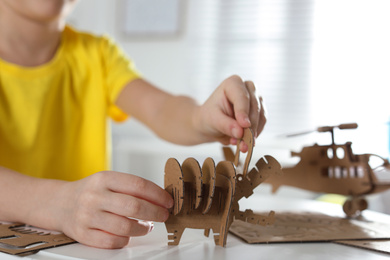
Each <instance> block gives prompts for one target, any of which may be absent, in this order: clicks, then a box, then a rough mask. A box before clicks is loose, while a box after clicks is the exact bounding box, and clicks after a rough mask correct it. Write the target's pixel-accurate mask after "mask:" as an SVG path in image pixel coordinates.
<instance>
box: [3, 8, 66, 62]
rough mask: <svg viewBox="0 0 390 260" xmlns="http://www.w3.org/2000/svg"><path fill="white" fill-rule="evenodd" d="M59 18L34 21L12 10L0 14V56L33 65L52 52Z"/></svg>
mask: <svg viewBox="0 0 390 260" xmlns="http://www.w3.org/2000/svg"><path fill="white" fill-rule="evenodd" d="M64 24H65V23H64V22H63V21H52V22H47V23H43V22H37V21H32V20H29V19H27V18H25V17H22V16H18V15H17V14H13V13H7V12H5V13H2V14H1V16H0V35H1V37H0V58H1V59H3V60H5V61H7V62H10V63H13V64H17V65H20V66H25V67H35V66H39V65H42V64H45V63H47V62H49V61H50V60H51V59H52V58H53V57H54V55H55V53H56V51H57V49H58V46H59V44H60V40H61V32H62V30H63V28H64Z"/></svg>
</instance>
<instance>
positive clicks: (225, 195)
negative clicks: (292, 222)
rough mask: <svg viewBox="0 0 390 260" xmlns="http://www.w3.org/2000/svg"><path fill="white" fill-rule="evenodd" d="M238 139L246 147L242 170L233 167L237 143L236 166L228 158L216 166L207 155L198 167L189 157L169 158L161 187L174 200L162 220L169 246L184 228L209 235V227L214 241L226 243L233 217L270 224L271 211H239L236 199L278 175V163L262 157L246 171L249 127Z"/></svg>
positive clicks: (176, 240)
mask: <svg viewBox="0 0 390 260" xmlns="http://www.w3.org/2000/svg"><path fill="white" fill-rule="evenodd" d="M241 141H243V142H245V143H246V144H247V145H248V148H249V151H248V154H247V157H246V160H245V164H244V168H243V170H242V172H237V171H239V170H237V168H236V166H238V161H239V152H240V151H239V148H238V147H239V145H240V142H238V144H237V151H236V155H235V156H234V161H235V165H234V164H233V163H232V162H231V161H222V162H219V163H218V164H217V165H216V166H215V163H214V160H213V159H212V158H207V159H206V160H205V161H204V163H203V165H202V167H200V165H199V163H198V162H197V161H196V160H195V159H194V158H188V159H186V160H185V161H184V162H183V164H182V166H180V164H179V162H178V161H177V160H176V159H174V158H170V159H168V161H167V163H166V165H165V175H164V186H165V189H166V190H167V191H168V192H169V193H170V194H171V195H172V197H173V199H174V201H175V203H174V207H173V209H172V211H171V213H170V216H169V218H168V220H167V221H166V222H165V226H166V229H167V232H168V240H170V241H169V242H168V245H178V244H179V243H180V239H181V236H182V234H183V232H184V230H185V229H186V228H194V229H204V234H205V236H209V234H210V230H212V231H213V233H214V241H215V244H216V245H220V246H225V245H226V239H227V233H228V230H229V228H230V226H231V224H232V223H233V220H234V219H241V220H243V221H247V222H249V223H254V224H258V225H268V224H272V223H273V221H274V212H270V213H269V214H268V216H263V215H258V214H255V213H253V212H252V211H251V210H246V211H240V210H239V203H238V201H239V200H240V199H241V198H242V197H249V196H250V195H251V194H252V193H253V189H255V188H256V187H257V186H258V185H260V184H261V183H262V182H263V181H264V180H265V179H267V178H268V177H269V176H271V175H273V174H281V166H280V164H279V163H278V162H277V161H276V160H275V159H274V158H273V157H271V156H265V158H261V159H260V160H259V161H258V162H257V163H256V167H255V168H253V169H251V171H249V173H248V166H249V162H250V160H251V156H252V150H253V143H254V139H253V133H252V131H251V130H250V129H246V130H245V131H244V136H243V138H242V140H241ZM230 155H231V154H230ZM231 159H233V156H231Z"/></svg>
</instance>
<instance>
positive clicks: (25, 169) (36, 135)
mask: <svg viewBox="0 0 390 260" xmlns="http://www.w3.org/2000/svg"><path fill="white" fill-rule="evenodd" d="M136 78H139V74H138V73H137V72H136V71H135V69H134V66H133V64H132V62H131V61H130V60H129V59H127V58H126V57H125V55H124V54H123V52H122V51H121V50H120V49H119V48H118V47H117V46H116V45H115V44H114V43H113V42H112V41H111V40H110V39H108V38H107V37H98V36H94V35H91V34H87V33H81V32H77V31H75V30H73V29H72V28H70V27H69V26H67V27H66V28H65V30H64V32H63V34H62V39H61V44H60V47H59V49H58V50H57V53H56V54H55V57H54V58H53V59H52V60H51V61H50V62H48V63H47V64H44V65H42V66H38V67H21V66H17V65H14V64H11V63H8V62H6V61H4V60H1V59H0V165H1V166H4V167H7V168H10V169H13V170H16V171H18V172H21V173H24V174H27V175H31V176H35V177H42V178H54V179H62V180H77V179H80V178H83V177H86V176H88V175H91V174H92V173H95V172H98V171H102V170H107V169H109V168H110V145H111V144H110V129H109V124H108V119H109V116H110V117H111V118H113V119H114V120H117V121H121V120H124V119H125V118H126V115H125V114H124V113H123V112H122V111H120V109H119V108H118V107H116V106H115V100H116V98H117V97H118V94H119V93H120V91H121V90H122V89H123V87H125V86H126V84H127V83H129V82H130V81H132V80H134V79H136Z"/></svg>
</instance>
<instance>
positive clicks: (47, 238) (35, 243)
mask: <svg viewBox="0 0 390 260" xmlns="http://www.w3.org/2000/svg"><path fill="white" fill-rule="evenodd" d="M72 243H76V241H75V240H73V239H71V238H69V237H67V236H66V235H64V234H62V233H58V234H54V233H50V232H48V231H47V232H46V231H41V230H39V229H36V228H33V227H28V226H26V225H25V224H21V223H12V224H5V223H0V252H3V253H8V254H12V255H20V256H24V255H29V254H34V253H36V252H38V251H39V250H41V249H46V248H51V247H56V246H60V245H68V244H72Z"/></svg>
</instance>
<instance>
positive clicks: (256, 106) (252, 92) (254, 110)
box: [245, 81, 261, 136]
mask: <svg viewBox="0 0 390 260" xmlns="http://www.w3.org/2000/svg"><path fill="white" fill-rule="evenodd" d="M245 86H246V88H247V90H248V93H249V104H250V110H249V119H250V121H251V128H252V130H253V132H254V135H255V136H257V129H258V125H259V114H260V108H261V107H260V102H259V99H258V97H257V95H256V87H255V84H253V82H252V81H245Z"/></svg>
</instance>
